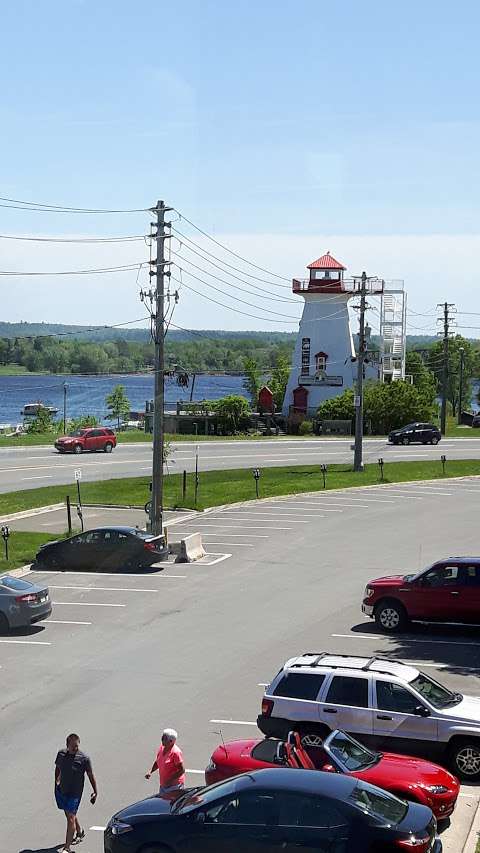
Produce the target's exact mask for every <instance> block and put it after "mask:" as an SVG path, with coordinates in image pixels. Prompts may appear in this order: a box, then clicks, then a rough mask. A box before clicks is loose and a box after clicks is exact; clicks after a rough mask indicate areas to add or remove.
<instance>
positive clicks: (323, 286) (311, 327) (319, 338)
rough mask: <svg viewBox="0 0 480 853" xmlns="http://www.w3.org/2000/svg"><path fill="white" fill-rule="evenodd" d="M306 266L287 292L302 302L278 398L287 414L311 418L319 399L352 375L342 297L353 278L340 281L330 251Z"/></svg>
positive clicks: (351, 290) (353, 287) (340, 269)
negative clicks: (287, 372)
mask: <svg viewBox="0 0 480 853" xmlns="http://www.w3.org/2000/svg"><path fill="white" fill-rule="evenodd" d="M307 269H308V271H309V276H308V278H307V279H296V278H294V279H293V287H292V289H293V292H294V293H295V294H298V295H299V296H302V297H303V299H304V302H305V305H304V308H303V314H302V319H301V320H300V328H299V332H298V337H297V342H296V345H295V351H294V355H293V362H292V370H291V372H290V378H289V381H288V385H287V390H286V392H285V399H284V401H283V414H284V415H285V416H287V417H288V416H290V417H292V416H293V417H297V418H301V417H302V416H303V417H311V416H312V415H314V414H315V413H316V410H317V408H318V406H319V405H320V404H321V403H323V402H324V400H328V399H329V398H330V397H335V396H337V395H338V394H341V393H342V391H343V390H344V388H351V387H352V385H353V382H354V376H355V364H354V359H355V350H354V346H353V339H352V333H351V331H350V323H349V317H348V300H349V299H350V298H351V297H352V296H354V294H355V292H356V291H358V286H357V284H358V282H357V281H356V280H355V279H348V280H345V278H344V273H345V271H346V267H344V265H343V264H341V263H340V262H339V261H337V260H336V259H335V258H334V257H333V256H332V255H331V254H330V252H327V253H326V254H325V255H322V257H321V258H318V260H316V261H313V262H312V263H311V264H309V265H308V267H307Z"/></svg>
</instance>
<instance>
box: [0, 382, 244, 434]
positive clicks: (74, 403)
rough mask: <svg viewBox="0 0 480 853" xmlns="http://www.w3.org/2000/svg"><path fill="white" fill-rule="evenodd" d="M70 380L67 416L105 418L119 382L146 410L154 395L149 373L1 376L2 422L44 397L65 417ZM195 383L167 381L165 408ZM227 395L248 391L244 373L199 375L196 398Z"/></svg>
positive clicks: (16, 419) (17, 419)
mask: <svg viewBox="0 0 480 853" xmlns="http://www.w3.org/2000/svg"><path fill="white" fill-rule="evenodd" d="M64 382H66V383H67V386H68V388H67V417H72V418H73V417H79V416H81V415H95V416H96V417H97V418H98V419H99V420H101V421H103V420H104V419H105V416H106V415H107V414H108V410H107V406H106V403H105V397H106V396H107V395H108V394H109V393H110V392H111V391H112V389H113V388H114V387H115V385H123V386H124V387H125V389H126V394H127V397H128V399H129V401H130V407H131V409H133V410H139V411H144V410H145V401H146V400H151V399H152V398H153V376H152V374H151V373H148V374H137V375H135V376H131V375H130V374H125V375H121V374H116V375H115V376H72V375H71V374H68V375H67V376H60V375H57V374H55V375H48V376H30V375H28V374H26V375H20V376H0V423H2V424H17V423H21V422H22V420H23V418H22V416H21V414H20V411H21V409H23V406H24V405H25V403H34V402H36V401H37V400H41V401H42V403H45V405H47V406H56V407H57V408H58V415H57V417H58V418H61V417H62V416H63V383H64ZM191 382H192V377H190V383H191ZM190 391H191V384H190V386H189V387H188V388H181V387H179V386H178V385H177V384H176V382H175V381H174V380H173V379H169V378H167V379H166V380H165V408H166V409H167V410H174V409H175V404H176V402H177V400H178V401H185V402H187V401H189V400H190ZM227 394H243V395H244V396H246V397H247V398H248V394H247V392H246V391H245V389H244V387H243V377H242V376H209V375H208V374H199V375H198V376H196V378H195V385H194V389H193V401H195V400H217V399H218V398H219V397H225V396H226V395H227Z"/></svg>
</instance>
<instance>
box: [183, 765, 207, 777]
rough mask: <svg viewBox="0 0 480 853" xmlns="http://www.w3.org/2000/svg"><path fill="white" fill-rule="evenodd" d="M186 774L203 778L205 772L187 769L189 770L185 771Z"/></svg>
mask: <svg viewBox="0 0 480 853" xmlns="http://www.w3.org/2000/svg"><path fill="white" fill-rule="evenodd" d="M185 773H195V775H197V776H203V774H204V773H205V770H189V769H188V767H187V769H186V770H185Z"/></svg>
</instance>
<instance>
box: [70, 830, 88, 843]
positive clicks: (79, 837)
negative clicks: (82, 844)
mask: <svg viewBox="0 0 480 853" xmlns="http://www.w3.org/2000/svg"><path fill="white" fill-rule="evenodd" d="M84 838H85V830H84V829H81V830H80V832H77V834H76V835H75V838H74V839H73V843H74V844H78V842H79V841H83V839H84Z"/></svg>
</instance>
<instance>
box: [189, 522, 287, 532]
mask: <svg viewBox="0 0 480 853" xmlns="http://www.w3.org/2000/svg"><path fill="white" fill-rule="evenodd" d="M187 526H188V527H202V528H204V527H222V528H223V529H225V528H226V529H227V530H291V529H292V528H291V527H267V526H266V525H262V526H260V525H251V524H242V525H240V526H238V527H235V526H234V525H233V524H228V523H227V524H196V523H195V522H193V521H192V522H188V525H187Z"/></svg>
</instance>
